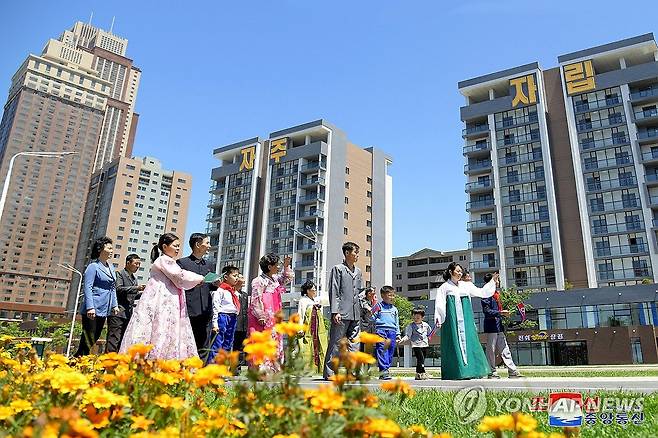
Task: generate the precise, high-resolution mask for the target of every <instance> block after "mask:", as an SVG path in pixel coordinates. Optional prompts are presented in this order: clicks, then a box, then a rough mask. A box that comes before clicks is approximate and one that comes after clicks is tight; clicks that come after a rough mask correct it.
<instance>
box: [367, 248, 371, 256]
mask: <svg viewBox="0 0 658 438" xmlns="http://www.w3.org/2000/svg"><path fill="white" fill-rule="evenodd" d="M366 257H372V251H370V250H369V249H366Z"/></svg>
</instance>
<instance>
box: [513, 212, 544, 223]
mask: <svg viewBox="0 0 658 438" xmlns="http://www.w3.org/2000/svg"><path fill="white" fill-rule="evenodd" d="M548 220H549V216H548V211H542V212H533V213H525V214H523V213H521V214H511V215H509V216H505V217H504V218H503V224H505V225H518V224H523V223H529V222H544V221H548Z"/></svg>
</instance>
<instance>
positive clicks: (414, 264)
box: [392, 248, 470, 316]
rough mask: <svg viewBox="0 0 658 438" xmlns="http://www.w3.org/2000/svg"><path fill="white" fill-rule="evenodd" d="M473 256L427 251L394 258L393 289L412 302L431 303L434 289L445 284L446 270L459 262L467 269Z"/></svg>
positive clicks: (461, 253) (463, 252)
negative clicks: (444, 274) (431, 291)
mask: <svg viewBox="0 0 658 438" xmlns="http://www.w3.org/2000/svg"><path fill="white" fill-rule="evenodd" d="M469 256H470V251H469V250H467V249H463V250H457V251H436V250H433V249H430V248H423V249H421V250H420V251H417V252H415V253H413V254H411V255H408V256H403V257H394V258H393V284H392V286H393V287H394V288H395V292H396V293H397V294H398V295H400V296H403V297H405V298H407V299H408V300H409V301H419V300H429V297H430V290H431V289H436V288H438V287H439V286H441V284H443V277H442V275H443V271H445V269H446V268H447V267H448V265H449V264H450V263H452V262H456V263H459V264H460V265H462V266H463V267H464V268H467V267H468V266H469ZM428 310H429V309H428ZM432 311H434V307H432ZM426 316H428V315H426Z"/></svg>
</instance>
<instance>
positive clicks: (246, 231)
mask: <svg viewBox="0 0 658 438" xmlns="http://www.w3.org/2000/svg"><path fill="white" fill-rule="evenodd" d="M214 155H215V157H216V158H217V159H218V160H220V162H221V165H220V166H219V167H217V168H215V169H213V170H212V185H211V188H210V192H211V197H210V201H209V204H208V206H209V214H208V228H207V232H208V234H209V235H210V239H211V245H212V249H211V255H210V257H211V259H212V260H213V262H214V263H216V264H217V270H218V272H219V271H221V268H222V267H223V266H225V265H227V264H233V265H237V266H239V267H240V268H241V269H242V270H243V272H244V273H245V275H246V276H247V277H248V278H249V280H251V279H253V278H254V277H256V276H258V275H259V274H260V269H259V266H258V259H259V258H260V257H261V256H262V255H264V254H265V253H269V252H273V253H276V254H278V255H280V256H281V257H284V256H291V257H292V258H293V263H292V265H293V268H294V270H295V284H294V285H293V287H292V288H291V291H290V292H289V293H287V294H285V295H284V297H283V301H284V305H287V306H288V307H290V306H293V307H295V308H296V301H297V299H298V298H299V291H300V286H301V284H302V283H303V282H304V281H306V280H307V279H315V280H316V283H317V284H318V285H319V289H320V296H321V297H323V298H324V299H325V300H326V299H327V296H326V282H327V272H328V269H330V268H331V266H333V265H335V264H338V263H340V262H341V261H342V252H341V246H342V244H343V242H345V241H354V242H356V243H357V244H359V245H360V247H361V252H360V260H359V262H358V266H359V267H360V268H361V270H362V271H363V276H364V281H365V284H375V285H383V284H390V283H391V278H392V276H391V270H390V269H391V255H392V248H391V237H392V236H391V223H392V215H391V211H392V208H391V201H392V193H391V189H392V178H391V176H390V175H389V174H388V166H389V165H390V164H391V162H392V161H391V158H390V157H388V156H387V155H386V154H384V153H383V152H381V151H380V150H378V149H376V148H367V149H362V148H360V147H358V146H356V145H354V144H353V143H351V142H350V141H349V140H348V139H347V136H346V135H345V133H344V132H343V131H341V130H340V129H338V128H336V127H334V126H333V125H331V124H330V123H328V122H326V121H324V120H317V121H314V122H310V123H306V124H303V125H299V126H295V127H292V128H288V129H284V130H281V131H277V132H273V133H271V134H270V135H269V137H268V138H267V139H262V138H259V137H256V138H252V139H249V140H245V141H243V142H239V143H235V144H231V145H228V146H224V147H221V148H219V149H216V150H215V151H214Z"/></svg>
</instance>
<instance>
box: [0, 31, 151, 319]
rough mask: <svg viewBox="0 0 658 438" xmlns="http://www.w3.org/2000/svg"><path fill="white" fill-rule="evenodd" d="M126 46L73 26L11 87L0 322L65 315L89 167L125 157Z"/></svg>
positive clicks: (0, 167) (131, 86) (5, 134)
mask: <svg viewBox="0 0 658 438" xmlns="http://www.w3.org/2000/svg"><path fill="white" fill-rule="evenodd" d="M126 44H127V41H126V40H125V39H122V38H119V37H116V36H115V35H112V34H111V33H109V32H105V31H102V30H100V29H97V28H95V27H93V26H90V25H85V24H82V23H76V25H75V26H74V27H73V29H71V30H70V31H65V32H64V33H63V34H62V35H61V36H60V38H59V39H50V40H49V41H48V42H47V43H46V45H45V47H44V48H43V51H42V52H41V54H40V55H34V54H30V55H29V56H28V57H27V59H26V60H25V61H24V62H23V64H22V65H21V66H20V67H19V69H18V70H17V72H16V73H15V74H14V76H13V77H12V80H11V86H10V89H9V93H8V98H7V102H6V104H5V107H4V113H3V117H2V122H1V123H0V181H4V178H5V177H6V176H7V172H8V168H9V163H10V160H11V158H12V157H13V156H14V155H16V154H17V153H19V152H39V151H41V152H44V151H47V152H75V154H74V155H68V156H66V157H65V158H62V159H58V158H40V157H29V156H18V157H17V158H16V160H15V164H14V167H13V171H12V175H11V179H10V182H9V187H8V196H7V199H6V203H5V208H4V212H3V213H2V217H1V218H0V318H4V317H11V318H21V319H28V318H33V317H35V316H36V315H46V316H47V315H56V314H63V313H64V311H65V308H66V303H67V298H68V292H69V290H70V286H71V279H72V274H71V273H70V272H69V271H66V270H65V269H63V268H61V267H60V266H59V265H60V264H70V265H73V264H74V262H75V251H76V249H77V246H78V240H79V236H80V230H81V224H82V222H83V212H84V206H85V200H86V198H87V190H88V187H89V182H90V178H91V174H92V172H93V169H94V168H98V167H100V166H101V165H102V163H103V162H107V161H111V160H112V159H114V158H117V157H118V156H119V155H120V154H126V153H130V150H131V149H132V141H133V140H134V133H135V128H136V126H137V125H136V124H137V117H136V114H135V113H134V104H135V97H136V92H137V87H138V85H139V76H140V72H139V69H137V68H135V67H134V66H133V65H132V61H130V60H129V59H127V58H125V56H124V55H125V49H126Z"/></svg>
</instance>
